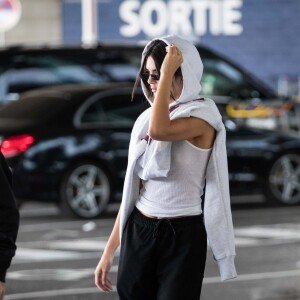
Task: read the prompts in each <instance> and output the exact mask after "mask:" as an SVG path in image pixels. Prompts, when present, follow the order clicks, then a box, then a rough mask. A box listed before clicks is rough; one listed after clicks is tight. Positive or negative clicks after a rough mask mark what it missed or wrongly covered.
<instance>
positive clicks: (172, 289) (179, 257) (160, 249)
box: [117, 208, 207, 300]
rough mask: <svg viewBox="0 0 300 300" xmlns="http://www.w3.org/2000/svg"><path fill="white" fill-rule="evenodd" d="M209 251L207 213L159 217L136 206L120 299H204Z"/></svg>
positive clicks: (125, 240) (122, 263) (124, 246)
mask: <svg viewBox="0 0 300 300" xmlns="http://www.w3.org/2000/svg"><path fill="white" fill-rule="evenodd" d="M206 251H207V238H206V231H205V227H204V224H203V217H202V215H198V216H189V217H183V218H174V219H153V218H148V217H145V216H144V215H143V214H141V213H140V212H139V211H138V210H137V209H136V208H135V209H134V211H133V213H132V214H131V216H130V218H129V220H128V222H127V225H126V227H125V229H124V233H123V236H122V241H121V252H120V259H119V269H118V279H117V291H118V295H119V298H120V300H199V299H200V294H201V287H202V281H203V275H204V269H205V262H206Z"/></svg>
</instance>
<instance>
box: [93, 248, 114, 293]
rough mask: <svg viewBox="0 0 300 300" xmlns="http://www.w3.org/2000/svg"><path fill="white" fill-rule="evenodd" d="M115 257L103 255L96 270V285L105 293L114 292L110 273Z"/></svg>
mask: <svg viewBox="0 0 300 300" xmlns="http://www.w3.org/2000/svg"><path fill="white" fill-rule="evenodd" d="M113 258H114V255H110V254H105V253H104V254H103V255H102V257H101V259H100V261H99V263H98V265H97V267H96V270H95V284H96V286H97V287H98V288H99V289H100V290H102V291H103V292H111V291H112V283H111V280H110V279H109V276H108V272H109V270H110V268H111V266H112V263H113Z"/></svg>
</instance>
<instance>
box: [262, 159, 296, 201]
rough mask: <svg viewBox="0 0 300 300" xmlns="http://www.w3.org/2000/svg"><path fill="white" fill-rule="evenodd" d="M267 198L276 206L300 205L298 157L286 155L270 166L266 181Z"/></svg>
mask: <svg viewBox="0 0 300 300" xmlns="http://www.w3.org/2000/svg"><path fill="white" fill-rule="evenodd" d="M267 197H268V199H269V198H270V199H271V200H272V201H275V202H276V203H277V204H284V205H296V204H300V155H299V154H297V153H286V154H283V155H281V156H280V157H278V158H277V159H276V160H275V161H274V162H273V164H272V166H271V168H270V171H269V176H268V179H267Z"/></svg>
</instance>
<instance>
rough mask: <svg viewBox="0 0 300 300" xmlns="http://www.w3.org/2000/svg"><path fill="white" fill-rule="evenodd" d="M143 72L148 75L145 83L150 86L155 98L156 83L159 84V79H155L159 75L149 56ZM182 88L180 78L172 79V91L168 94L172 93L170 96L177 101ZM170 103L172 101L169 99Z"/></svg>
mask: <svg viewBox="0 0 300 300" xmlns="http://www.w3.org/2000/svg"><path fill="white" fill-rule="evenodd" d="M145 72H146V73H147V74H148V80H147V82H148V84H149V85H150V89H151V91H152V93H153V95H154V96H155V94H156V92H157V87H158V82H159V79H157V78H155V77H156V76H158V75H159V72H158V70H156V66H155V62H154V60H153V58H152V57H151V56H149V57H148V59H147V61H146V65H145ZM182 88H183V84H182V80H181V78H175V77H174V78H173V82H172V91H170V93H171V92H172V95H173V97H174V98H175V99H178V98H179V97H180V94H181V92H182ZM172 101H174V99H172V98H171V97H170V102H172Z"/></svg>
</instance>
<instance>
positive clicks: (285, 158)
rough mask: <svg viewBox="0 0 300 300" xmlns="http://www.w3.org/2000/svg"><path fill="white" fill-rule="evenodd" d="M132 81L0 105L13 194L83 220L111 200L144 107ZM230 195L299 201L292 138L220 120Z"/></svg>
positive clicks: (299, 159) (37, 94)
mask: <svg viewBox="0 0 300 300" xmlns="http://www.w3.org/2000/svg"><path fill="white" fill-rule="evenodd" d="M131 91H132V84H125V83H124V84H121V83H115V84H112V83H111V84H103V85H99V86H91V85H78V86H75V85H69V86H60V87H52V88H44V89H40V90H35V91H31V92H27V93H24V94H23V95H22V96H21V99H20V100H19V101H16V102H12V103H10V104H7V105H4V106H3V107H2V108H1V110H0V137H1V142H2V143H1V151H2V152H3V154H4V155H5V157H6V158H7V159H8V162H9V164H10V166H11V167H12V169H13V172H14V182H15V193H16V195H17V197H19V198H20V199H35V200H39V201H50V202H56V203H58V204H60V205H61V207H62V208H63V209H67V210H70V211H72V212H73V213H75V214H76V215H78V216H80V217H84V218H92V217H96V216H98V215H99V214H101V213H102V212H103V211H104V210H105V208H106V206H107V203H108V202H109V201H113V200H119V199H120V194H121V191H122V186H123V179H124V176H125V170H126V165H127V154H128V145H129V139H130V132H131V129H132V126H133V123H134V121H135V120H136V118H137V116H138V115H139V114H140V113H141V112H142V111H143V110H144V109H145V108H147V107H148V106H149V104H148V102H147V101H146V100H145V98H144V96H143V94H142V92H141V91H138V92H137V93H136V96H135V99H134V101H131ZM225 124H226V126H227V128H228V136H227V150H228V160H229V173H230V185H231V193H232V194H245V193H246V194H248V193H251V192H257V191H260V192H264V193H265V195H266V199H272V200H275V201H276V202H278V203H280V202H281V203H285V204H296V203H300V140H299V139H296V138H292V137H284V136H280V135H278V134H276V133H274V132H262V131H254V130H250V129H247V128H239V127H236V126H235V125H234V123H232V121H231V120H226V121H225Z"/></svg>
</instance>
